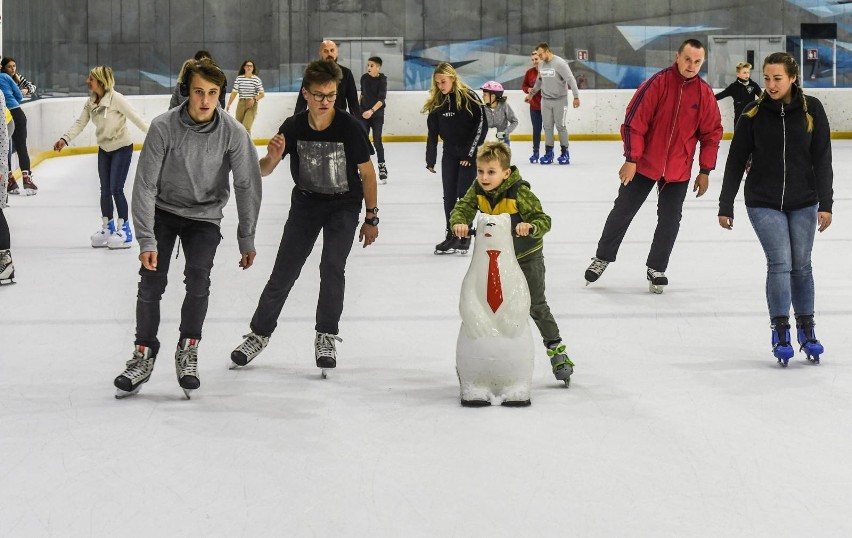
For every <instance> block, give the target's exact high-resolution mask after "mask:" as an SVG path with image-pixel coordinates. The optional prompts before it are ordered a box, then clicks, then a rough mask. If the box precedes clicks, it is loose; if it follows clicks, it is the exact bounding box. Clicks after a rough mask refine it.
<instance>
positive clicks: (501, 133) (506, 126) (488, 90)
mask: <svg viewBox="0 0 852 538" xmlns="http://www.w3.org/2000/svg"><path fill="white" fill-rule="evenodd" d="M479 89H480V90H482V100H483V101H485V115H486V117H487V118H488V128H489V129H490V128H491V127H494V128H496V129H497V140H498V141H500V142H503V143H504V144H506V145H507V146H508V145H509V133H511V132H512V131H514V130H515V128H516V127H517V126H518V117H517V116H515V111H514V110H512V107H511V106H509V103H507V102H506V96H504V95H503V85H502V84H500V83H499V82H497V81H496V80H489V81H488V82H486V83H485V84H483V85H482V86H481V87H480V88H479Z"/></svg>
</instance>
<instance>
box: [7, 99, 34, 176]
mask: <svg viewBox="0 0 852 538" xmlns="http://www.w3.org/2000/svg"><path fill="white" fill-rule="evenodd" d="M9 113H10V114H12V119H13V120H15V132H14V133H12V143H13V144H14V145H15V151H16V152H17V153H18V166H19V167H20V168H21V171H22V172H23V171H24V170H26V171H27V172H29V171H30V154H29V152H28V151H27V115H26V114H24V111H23V110H22V109H21V107H17V108H10V109H9ZM9 164H10V165H11V164H12V163H9ZM11 168H12V167H11V166H10V167H9V169H10V170H11Z"/></svg>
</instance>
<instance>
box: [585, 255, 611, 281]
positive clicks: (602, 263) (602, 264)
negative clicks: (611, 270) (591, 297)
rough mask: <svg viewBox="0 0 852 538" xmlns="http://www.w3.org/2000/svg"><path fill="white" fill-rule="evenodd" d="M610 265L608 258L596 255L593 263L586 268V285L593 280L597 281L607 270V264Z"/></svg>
mask: <svg viewBox="0 0 852 538" xmlns="http://www.w3.org/2000/svg"><path fill="white" fill-rule="evenodd" d="M607 265H609V262H608V261H606V260H602V259H600V258H598V257H597V256H595V257H594V258H592V263H591V265H589V267H588V268H586V274H585V278H586V286H588V285H589V284H591V283H592V282H597V280H598V279H599V278H600V277H601V275H602V274H603V272H604V271H605V270H606V266H607Z"/></svg>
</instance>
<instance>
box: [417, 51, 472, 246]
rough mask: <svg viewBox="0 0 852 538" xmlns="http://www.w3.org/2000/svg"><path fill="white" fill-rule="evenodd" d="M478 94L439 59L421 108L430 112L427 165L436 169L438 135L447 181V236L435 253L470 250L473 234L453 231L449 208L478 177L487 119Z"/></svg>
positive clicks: (445, 196) (445, 200)
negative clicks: (426, 97) (458, 235)
mask: <svg viewBox="0 0 852 538" xmlns="http://www.w3.org/2000/svg"><path fill="white" fill-rule="evenodd" d="M483 107H484V105H483V104H482V101H481V100H480V99H479V96H478V95H477V94H476V92H474V91H473V90H472V89H471V88H470V86H468V85H467V84H465V83H464V82H462V81H461V80H460V79H459V77H458V75H457V74H456V70H455V69H454V68H453V66H452V65H450V64H448V63H440V64H438V66H437V67H436V68H435V71H434V73H433V74H432V88H431V89H430V90H429V99H428V100H427V101H426V103H425V104H424V105H423V108H422V109H421V112H423V113H424V114H428V116H427V118H426V125H427V127H428V129H429V133H428V135H427V137H426V169H427V170H429V171H430V172H432V173H433V174H434V173H435V162H436V160H437V158H438V136H440V137H441V139H442V140H443V141H444V153H443V156H442V157H441V179H442V181H443V184H444V217H445V223H444V226H445V228H446V237H445V238H444V240H443V241H441V242H440V243H438V244H437V245H435V254H452V253H454V252H456V251H459V252H467V250H468V248H470V238H469V237H465V238H463V239H461V238H458V237H456V236H455V235H453V232H452V231H451V230H450V212H451V211H452V210H453V207H455V205H456V202H457V201H458V200H459V198H461V197H462V196H464V194H465V193H466V192H467V190H468V189H469V188H470V186H471V184H473V180H474V179H475V178H476V150H477V149H478V148H479V146H481V145H482V143H483V142H484V141H485V135H486V133H487V132H488V121H487V120H486V119H485V110H484V108H483Z"/></svg>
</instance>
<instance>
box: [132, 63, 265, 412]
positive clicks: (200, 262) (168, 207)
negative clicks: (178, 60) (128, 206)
mask: <svg viewBox="0 0 852 538" xmlns="http://www.w3.org/2000/svg"><path fill="white" fill-rule="evenodd" d="M188 71H189V72H188V73H186V76H185V77H184V78H185V82H184V84H183V85H182V88H181V93H183V94H184V95H185V96H187V97H188V99H187V100H186V101H185V102H184V103H183V104H181V105H180V106H178V107H177V108H174V109H172V110H170V111H168V112H166V113H165V114H161V115H160V116H157V117H156V118H154V120H153V121H152V122H151V126H150V129H149V131H148V135H147V137H146V138H145V145H144V147H143V149H142V153H141V154H140V156H139V164H138V166H137V169H136V180H135V182H134V185H133V202H132V214H133V221H134V224H135V227H136V240H137V241H138V242H139V250H140V254H139V260H140V261H141V262H142V267H141V269H140V270H139V274H140V276H141V277H142V278H141V280H140V282H139V292H138V296H137V302H136V341H135V349H134V351H133V357H132V358H131V359H130V360H129V361H128V362H127V368H126V369H125V370H124V372H123V373H122V374H121V375H119V376H118V377H117V378H116V379H115V386H116V388H117V389H118V391H117V392H116V397H124V396H128V395H130V394H135V393H136V392H137V391H138V390H139V388H140V387H141V385H142V384H143V383H145V382H146V381H148V379H149V378H150V376H151V372H152V371H153V369H154V361H155V359H156V357H157V352H158V351H159V348H160V342H159V340H157V329H158V327H159V324H160V299H161V297H162V295H163V292H164V291H165V290H166V282H167V276H168V272H169V262H170V258H171V254H172V252H173V250H174V246H175V241H178V245H179V248H180V245H181V244H182V245H183V251H184V255H185V256H186V267H185V269H184V276H185V280H184V282H185V283H186V296H185V297H184V301H183V306H182V308H181V322H180V340H179V343H178V347H177V351H176V353H175V369H176V372H177V378H178V383H179V384H180V386H181V388H183V389H184V393H185V394H186V396H187V398H188V397H189V394H190V391H192V390H195V389H197V388H198V387H199V386H200V384H201V383H200V381H199V376H198V342H199V341H200V340H201V327H202V325H203V324H204V318H205V316H206V315H207V304H208V297H209V295H210V270H211V269H212V267H213V258H214V256H215V255H216V249H217V247H218V246H219V241H220V240H221V239H222V236H221V233H220V229H219V223H220V222H221V220H222V217H223V213H222V209H223V208H224V207H225V204H226V203H227V202H228V198H229V197H230V184H229V180H228V174H229V172H233V175H234V194H235V195H236V199H237V215H238V218H239V225H238V227H237V241H238V243H239V248H240V262H239V264H240V267H242V268H243V269H248V268H249V267H251V265H252V263H253V262H254V257H255V249H254V234H255V226H256V224H257V215H258V212H259V210H260V198H261V177H260V166H259V164H258V157H257V151H256V150H255V148H254V144H253V143H252V141H251V138H250V136H249V134H248V133H247V132H246V130H245V128H243V126H242V125H240V124H239V123H238V122H237V121H236V120H235V119H234V118H232V117H231V116H230V115H228V114H226V113H225V112H224V111H223V110H222V109H221V108H219V107H217V103H218V98H219V93H220V91H221V87H222V84H223V82H224V74H223V73H222V71H221V70H220V69H219V68H218V67H217V66H216V64H214V63H213V62H212V61H210V60H201V61H199V62H197V63H195V64H193V65H192V66H191V68H190V69H189V70H188Z"/></svg>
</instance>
